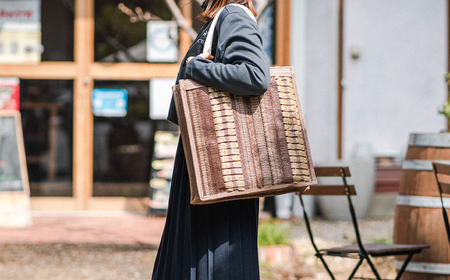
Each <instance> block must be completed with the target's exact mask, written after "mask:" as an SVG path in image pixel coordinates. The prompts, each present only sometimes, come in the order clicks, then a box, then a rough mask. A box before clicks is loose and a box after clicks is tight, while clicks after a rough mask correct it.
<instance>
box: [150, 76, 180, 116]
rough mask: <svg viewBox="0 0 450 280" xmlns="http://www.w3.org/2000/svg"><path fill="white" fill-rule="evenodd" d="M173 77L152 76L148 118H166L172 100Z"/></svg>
mask: <svg viewBox="0 0 450 280" xmlns="http://www.w3.org/2000/svg"><path fill="white" fill-rule="evenodd" d="M173 85H175V79H173V78H154V79H151V80H150V118H151V119H153V120H165V119H167V113H168V112H169V107H170V101H171V100H172V86H173Z"/></svg>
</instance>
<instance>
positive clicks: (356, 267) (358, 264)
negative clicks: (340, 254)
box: [348, 257, 364, 280]
mask: <svg viewBox="0 0 450 280" xmlns="http://www.w3.org/2000/svg"><path fill="white" fill-rule="evenodd" d="M363 260H364V258H363V257H360V258H359V262H358V263H357V264H356V266H355V268H354V269H353V271H352V273H351V274H350V276H349V277H348V280H350V279H352V278H353V276H355V273H356V271H357V270H358V268H359V266H360V265H361V264H362V262H363Z"/></svg>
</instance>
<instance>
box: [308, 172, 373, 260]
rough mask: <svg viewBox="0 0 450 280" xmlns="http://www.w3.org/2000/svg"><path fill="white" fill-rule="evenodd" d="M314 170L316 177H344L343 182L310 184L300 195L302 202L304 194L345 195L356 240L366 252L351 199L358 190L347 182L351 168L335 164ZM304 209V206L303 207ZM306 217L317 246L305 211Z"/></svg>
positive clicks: (309, 230)
mask: <svg viewBox="0 0 450 280" xmlns="http://www.w3.org/2000/svg"><path fill="white" fill-rule="evenodd" d="M314 172H315V173H316V177H317V178H319V182H320V177H340V178H341V179H342V184H333V185H321V184H320V183H319V184H317V185H314V186H310V188H309V189H306V190H305V191H303V192H302V193H301V194H300V195H299V197H300V202H301V204H302V206H303V200H302V195H345V196H346V197H347V201H348V208H349V212H350V217H351V220H352V223H353V228H354V230H355V236H356V242H357V243H358V246H359V248H360V250H361V252H362V253H363V254H366V251H365V249H364V246H363V244H362V241H361V236H360V234H359V228H358V222H357V218H356V213H355V209H354V207H353V203H352V200H351V196H352V195H356V190H355V186H354V185H349V184H347V178H348V177H350V176H351V175H350V169H349V167H347V166H333V167H314ZM303 210H304V207H303ZM303 214H304V217H305V221H306V226H307V228H308V232H309V234H310V239H311V241H312V243H313V246H314V247H315V248H316V246H315V244H314V240H313V237H312V232H311V229H310V225H309V221H308V220H307V219H308V218H307V214H306V212H305V211H304V213H303Z"/></svg>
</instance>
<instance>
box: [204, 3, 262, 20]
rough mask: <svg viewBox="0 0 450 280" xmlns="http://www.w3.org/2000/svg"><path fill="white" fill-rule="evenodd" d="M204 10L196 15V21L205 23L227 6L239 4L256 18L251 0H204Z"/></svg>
mask: <svg viewBox="0 0 450 280" xmlns="http://www.w3.org/2000/svg"><path fill="white" fill-rule="evenodd" d="M205 1H207V2H206V3H207V4H206V8H205V11H203V12H202V13H201V14H199V15H198V17H197V18H198V19H200V20H202V21H204V22H206V21H209V20H211V19H213V18H214V16H215V15H216V14H217V12H218V11H219V10H220V9H221V8H222V7H223V6H226V5H228V4H241V5H244V6H246V7H247V8H249V9H250V11H251V12H252V13H253V15H254V16H255V17H256V15H257V13H256V10H255V7H253V2H252V0H205Z"/></svg>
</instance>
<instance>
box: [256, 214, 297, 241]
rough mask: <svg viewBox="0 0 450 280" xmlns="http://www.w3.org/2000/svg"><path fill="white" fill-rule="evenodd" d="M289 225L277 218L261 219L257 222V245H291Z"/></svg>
mask: <svg viewBox="0 0 450 280" xmlns="http://www.w3.org/2000/svg"><path fill="white" fill-rule="evenodd" d="M290 233H291V225H290V224H289V223H288V222H281V221H279V220H270V221H263V222H261V223H260V224H259V230H258V245H259V246H270V245H291V243H292V242H291V240H290V238H289V236H290Z"/></svg>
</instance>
